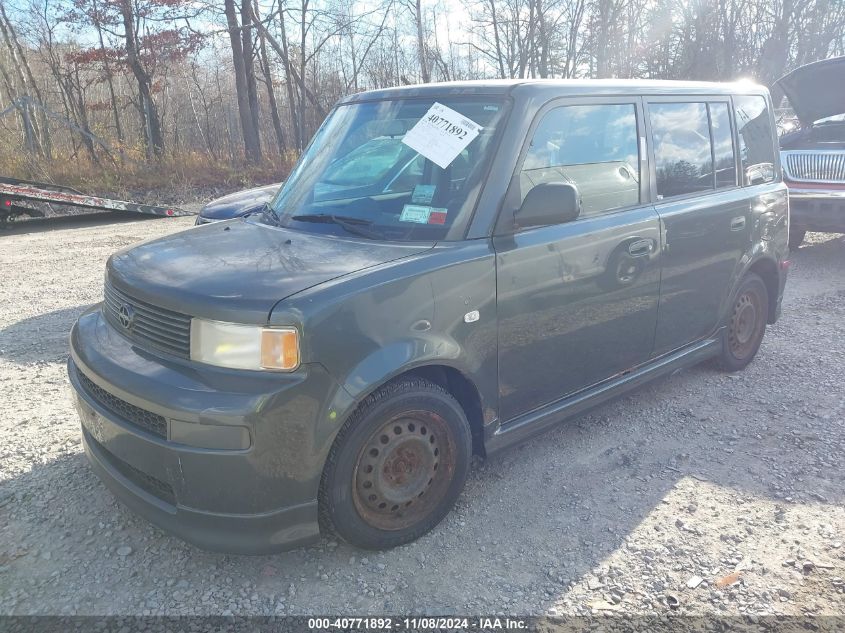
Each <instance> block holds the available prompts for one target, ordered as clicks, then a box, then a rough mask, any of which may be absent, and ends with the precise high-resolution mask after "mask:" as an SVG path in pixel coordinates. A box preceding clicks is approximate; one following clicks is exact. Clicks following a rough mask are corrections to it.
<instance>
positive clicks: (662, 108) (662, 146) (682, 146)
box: [648, 103, 713, 198]
mask: <svg viewBox="0 0 845 633" xmlns="http://www.w3.org/2000/svg"><path fill="white" fill-rule="evenodd" d="M648 110H649V116H650V118H651V133H652V137H653V140H654V159H655V166H656V168H657V195H658V197H659V198H669V197H671V196H682V195H685V194H689V193H696V192H699V191H707V190H710V189H713V159H712V156H711V154H710V130H709V126H708V123H707V105H706V104H704V103H652V104H650V105H649V107H648Z"/></svg>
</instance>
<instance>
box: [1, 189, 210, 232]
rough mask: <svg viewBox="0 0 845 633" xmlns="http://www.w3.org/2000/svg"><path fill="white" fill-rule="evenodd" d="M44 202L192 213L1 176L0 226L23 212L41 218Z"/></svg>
mask: <svg viewBox="0 0 845 633" xmlns="http://www.w3.org/2000/svg"><path fill="white" fill-rule="evenodd" d="M44 205H59V206H62V207H76V208H79V209H88V210H91V211H118V212H126V213H138V214H141V215H156V216H162V217H176V216H184V215H194V214H193V213H192V212H190V211H185V210H183V209H179V208H177V207H165V206H157V205H151V204H138V203H137V202H126V201H124V200H112V199H109V198H101V197H99V196H91V195H88V194H85V193H82V192H81V191H77V190H76V189H73V188H71V187H63V186H61V185H53V184H47V183H38V182H30V181H28V180H17V179H16V178H3V177H0V229H2V228H6V227H7V226H8V224H9V223H10V222H12V221H14V220H15V219H16V218H18V217H20V216H22V215H27V216H30V217H44V211H43V210H42V209H40V208H39V207H43V206H44Z"/></svg>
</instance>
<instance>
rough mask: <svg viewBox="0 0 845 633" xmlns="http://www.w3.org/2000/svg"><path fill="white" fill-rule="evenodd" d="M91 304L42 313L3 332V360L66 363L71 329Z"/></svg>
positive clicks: (0, 343) (0, 335) (0, 344)
mask: <svg viewBox="0 0 845 633" xmlns="http://www.w3.org/2000/svg"><path fill="white" fill-rule="evenodd" d="M92 305H93V304H85V305H80V306H76V307H74V308H64V309H63V310H55V311H53V312H47V313H46V314H39V315H38V316H34V317H30V318H28V319H23V320H22V321H18V322H17V323H12V324H11V325H9V326H7V327H5V328H3V329H0V358H4V359H7V360H10V361H13V362H16V363H22V364H25V363H34V362H38V361H41V362H61V361H63V360H64V359H66V358H67V355H68V335H69V334H70V329H71V327H72V326H73V324H74V323H75V322H76V319H77V318H79V315H80V314H82V313H83V312H85V310H87V309H88V308H90V307H91V306H92Z"/></svg>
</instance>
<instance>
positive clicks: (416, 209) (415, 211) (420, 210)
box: [399, 204, 431, 224]
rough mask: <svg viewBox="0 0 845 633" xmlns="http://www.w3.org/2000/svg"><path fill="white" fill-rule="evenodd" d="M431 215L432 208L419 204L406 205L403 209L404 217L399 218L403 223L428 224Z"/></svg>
mask: <svg viewBox="0 0 845 633" xmlns="http://www.w3.org/2000/svg"><path fill="white" fill-rule="evenodd" d="M429 215H431V207H423V206H420V205H418V204H406V205H405V206H404V207H402V215H400V216H399V220H400V221H402V222H416V223H417V224H428V216H429Z"/></svg>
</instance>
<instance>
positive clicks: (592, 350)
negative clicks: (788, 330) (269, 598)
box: [68, 81, 789, 553]
mask: <svg viewBox="0 0 845 633" xmlns="http://www.w3.org/2000/svg"><path fill="white" fill-rule="evenodd" d="M774 129H775V127H774V119H773V116H772V104H771V102H770V99H769V95H768V93H767V92H766V90H765V89H764V88H761V87H757V86H754V85H750V84H733V85H726V84H706V83H676V82H647V81H635V82H634V81H628V82H623V81H509V82H469V83H454V84H441V85H424V86H414V87H406V88H397V89H388V90H379V91H375V92H367V93H363V94H358V95H354V96H351V97H348V98H346V99H344V100H343V101H342V102H340V103H339V104H338V105H337V107H336V108H335V109H334V111H333V112H332V113H331V115H330V116H329V117H328V119H327V120H326V121H325V123H324V124H323V125H322V127H321V128H320V130H319V131H318V132H317V134H316V135H315V137H314V139H313V141H312V142H311V145H310V146H309V148H308V149H307V151H306V152H305V153H304V154H303V156H302V158H301V160H300V162H299V164H298V165H297V167H296V168H295V169H294V171H293V173H292V174H291V175H290V177H289V178H288V180H287V181H286V183H285V184H284V186H283V187H282V189H281V190H280V191H279V193H278V194H277V195H276V196H275V198H274V199H273V201H272V202H271V203H269V204H268V205H267V206H266V207H265V209H264V211H263V213H258V214H253V215H250V216H248V217H246V218H241V219H237V220H231V221H227V222H221V223H217V224H209V225H205V226H198V227H196V228H192V229H190V230H186V231H184V232H181V233H176V234H174V235H171V236H169V237H165V238H162V239H158V240H155V241H151V242H146V243H143V244H141V245H139V246H135V247H133V248H129V249H127V250H123V251H120V252H118V253H115V254H114V255H113V256H112V257H111V258H110V260H109V262H108V266H107V271H106V280H105V297H104V299H105V300H104V301H103V303H102V304H100V305H98V306H96V307H95V308H93V309H91V310H90V311H88V312H87V313H86V314H84V315H83V316H82V317H81V318H80V319H79V321H78V322H77V323H76V325H75V326H74V328H73V331H72V334H71V341H70V343H71V359H70V361H69V363H68V372H69V374H70V380H71V382H72V384H73V387H74V391H75V395H76V406H77V408H78V410H79V415H80V417H81V420H82V435H83V438H84V445H85V450H86V453H87V455H88V457H89V459H90V461H91V464H92V466H93V468H94V470H95V471H96V472H97V474H98V475H99V476H100V477H101V478H102V479H103V481H104V482H105V483H106V485H107V486H108V487H109V488H110V489H111V490H112V491H113V492H114V494H115V495H117V496H118V497H119V498H120V499H121V500H122V501H123V502H124V503H125V504H126V505H128V506H129V507H130V508H132V509H133V510H135V511H136V512H138V513H139V514H141V515H143V516H145V517H147V518H148V519H149V520H150V521H152V522H153V523H156V524H157V525H159V526H161V527H163V528H165V529H166V530H169V531H171V532H173V533H175V534H177V535H178V536H180V537H181V538H183V539H185V540H187V541H189V542H191V543H195V544H196V545H198V546H200V547H205V548H211V549H216V550H224V551H229V552H244V553H257V552H268V551H276V550H281V549H285V548H290V547H293V546H298V545H302V544H305V543H308V542H310V541H313V540H314V539H316V538H317V537H318V535H319V534H320V532H321V531H323V532H333V533H335V534H337V535H338V536H340V537H342V538H343V539H345V540H346V541H348V542H350V543H352V544H355V545H357V546H360V547H364V548H388V547H392V546H396V545H399V544H401V543H407V542H408V541H411V540H413V539H416V538H417V537H419V536H420V535H422V534H424V533H425V532H427V531H428V530H430V529H432V527H434V526H435V525H436V524H437V523H438V522H439V521H440V520H441V519H442V518H443V517H444V516H445V515H446V514H447V513H448V512H449V510H450V508H451V506H452V505H453V504H454V503H455V500H456V498H457V497H458V496H459V495H460V493H461V490H462V488H463V485H464V482H465V479H466V477H467V471H468V469H469V464H470V460H471V457H472V455H473V453H476V454H481V455H485V454H490V453H492V452H493V451H496V450H499V449H501V448H503V447H505V446H508V445H511V444H513V443H515V442H520V441H522V440H525V439H526V438H527V437H529V436H531V435H532V434H534V433H536V432H538V431H540V430H543V429H545V428H547V427H549V426H550V425H552V424H555V423H558V422H560V421H562V420H564V419H566V418H569V417H571V416H573V415H576V414H579V413H581V412H583V411H584V410H585V409H587V408H588V407H590V406H594V405H596V404H598V403H601V402H604V401H606V400H607V399H609V398H611V397H614V396H617V395H619V394H621V393H623V392H625V391H627V390H629V389H631V388H633V387H636V386H638V385H640V384H642V383H643V382H645V381H646V380H650V379H652V378H654V377H656V376H660V375H664V374H666V373H668V372H671V371H673V370H675V369H677V368H679V367H682V366H686V365H690V364H693V363H697V362H699V361H703V360H705V359H710V358H715V359H716V360H717V361H718V362H719V363H720V364H721V366H722V367H723V368H724V369H726V370H728V371H735V370H739V369H742V368H743V367H745V366H746V365H747V364H748V363H749V362H750V361H751V360H752V359H753V357H754V355H755V354H756V352H757V349H758V348H759V346H760V343H761V340H762V338H763V334H764V332H765V329H766V324H767V323H773V322H774V321H775V320H776V319H777V318H778V316H779V313H780V305H781V297H782V294H783V287H784V283H785V280H786V272H787V267H788V261H786V259H785V258H786V256H787V254H788V248H787V235H788V231H789V216H788V203H787V196H786V188H785V186H784V185H783V183H782V182H781V168H780V164H779V158H778V152H777V149H776V140H775V134H774Z"/></svg>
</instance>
